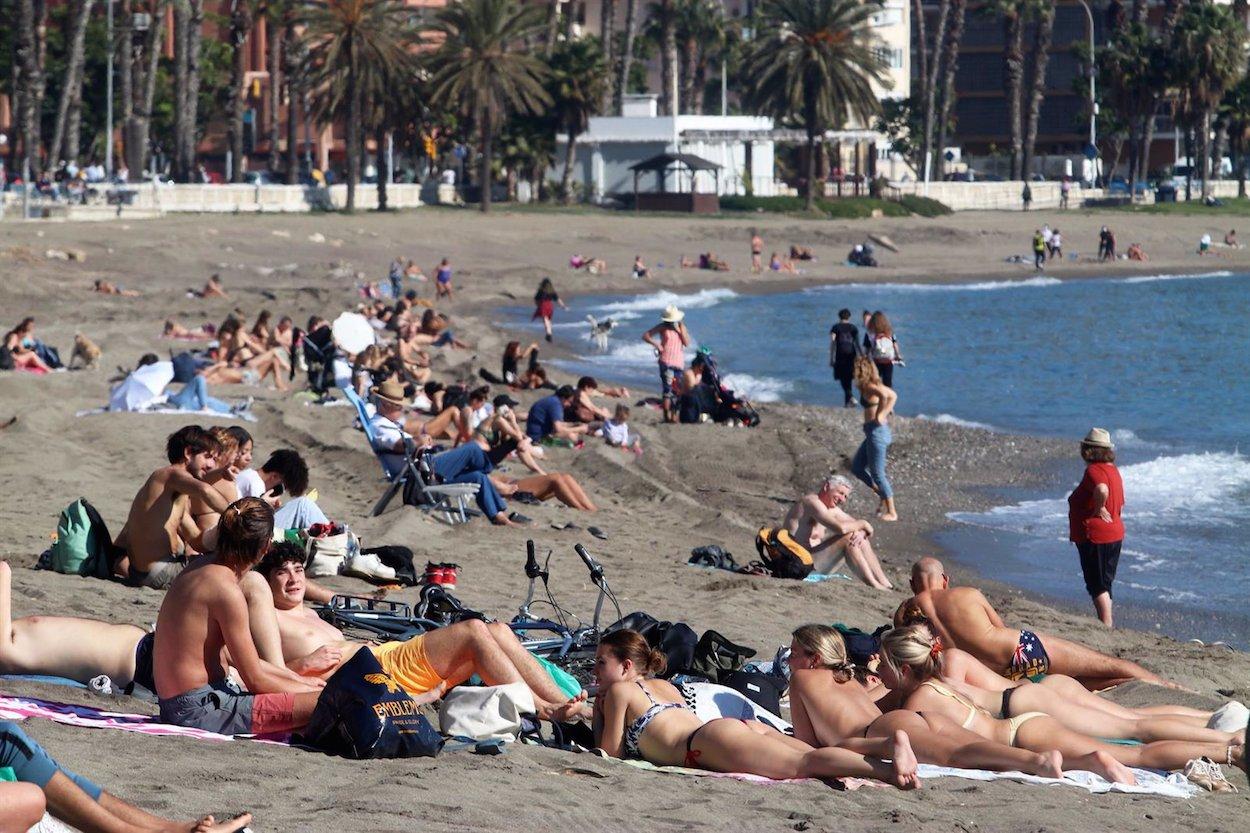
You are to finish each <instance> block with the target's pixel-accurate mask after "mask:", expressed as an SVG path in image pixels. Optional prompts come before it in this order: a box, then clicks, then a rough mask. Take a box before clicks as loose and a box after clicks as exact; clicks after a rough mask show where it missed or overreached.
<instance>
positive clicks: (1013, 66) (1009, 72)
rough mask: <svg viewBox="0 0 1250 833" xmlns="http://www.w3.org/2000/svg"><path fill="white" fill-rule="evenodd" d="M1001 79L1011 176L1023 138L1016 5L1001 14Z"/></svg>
mask: <svg viewBox="0 0 1250 833" xmlns="http://www.w3.org/2000/svg"><path fill="white" fill-rule="evenodd" d="M1003 43H1004V49H1003V60H1004V62H1005V64H1006V65H1005V67H1004V72H1003V82H1004V87H1005V92H1006V93H1007V127H1008V130H1009V131H1010V134H1011V179H1012V180H1018V179H1020V172H1021V169H1020V163H1021V161H1022V159H1021V155H1022V152H1023V150H1024V140H1023V138H1022V136H1021V118H1020V115H1021V113H1020V90H1021V87H1022V86H1023V84H1024V21H1023V20H1022V19H1021V9H1020V6H1019V5H1016V6H1013V7H1012V8H1011V9H1008V10H1007V11H1006V12H1004V14H1003Z"/></svg>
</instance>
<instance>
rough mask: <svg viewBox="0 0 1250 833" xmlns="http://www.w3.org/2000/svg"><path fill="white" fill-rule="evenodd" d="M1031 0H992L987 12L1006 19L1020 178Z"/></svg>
mask: <svg viewBox="0 0 1250 833" xmlns="http://www.w3.org/2000/svg"><path fill="white" fill-rule="evenodd" d="M1026 2H1027V0H991V2H990V3H989V4H988V5H987V6H986V7H985V8H986V10H987V11H989V12H991V13H993V14H998V15H1000V16H1001V17H1002V19H1003V92H1004V93H1005V94H1006V97H1007V128H1008V130H1009V132H1010V134H1011V178H1012V179H1019V178H1020V163H1021V162H1022V161H1023V159H1022V156H1023V153H1024V137H1023V119H1022V114H1021V109H1020V108H1021V101H1020V97H1021V91H1022V90H1023V89H1024V10H1025V8H1024V7H1025V3H1026Z"/></svg>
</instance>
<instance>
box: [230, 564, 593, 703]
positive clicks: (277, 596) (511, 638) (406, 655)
mask: <svg viewBox="0 0 1250 833" xmlns="http://www.w3.org/2000/svg"><path fill="white" fill-rule="evenodd" d="M258 570H259V573H258V574H253V575H252V576H249V577H248V578H247V579H246V580H245V581H244V589H245V591H246V592H247V594H248V601H249V603H250V604H251V609H252V631H253V634H254V635H255V638H256V644H257V646H258V648H259V650H260V652H261V656H262V657H264V658H265V659H267V660H269V661H270V662H272V663H274V664H278V663H285V665H286V667H288V668H290V669H291V670H292V671H294V672H296V673H297V674H301V675H304V676H311V677H320V678H322V679H326V678H328V677H329V676H330V675H331V674H333V673H334V671H335V670H337V669H338V667H339V666H341V665H342V664H343V663H345V662H347V661H348V660H349V659H351V658H352V657H353V656H354V655H355V653H356V652H357V651H359V650H360V649H361V648H366V647H367V648H368V649H369V650H371V651H373V653H374V655H375V656H376V657H377V659H378V662H380V663H381V664H382V668H383V669H385V670H386V672H387V673H388V674H390V675H391V676H392V677H394V678H395V681H396V682H398V683H399V684H400V685H401V686H403V688H404V690H405V691H407V692H408V694H409V695H411V696H412V697H414V698H418V699H426V700H429V699H435V698H437V697H440V696H442V693H443V691H444V690H445V689H447V688H452V687H454V686H456V685H459V684H460V683H463V682H464V681H465V680H467V679H468V678H469V677H471V676H472V675H473V674H477V675H478V676H480V677H481V678H482V680H483V681H484V682H485V683H486V684H487V685H506V684H508V683H518V682H524V683H525V684H526V685H527V686H528V687H529V689H530V691H531V692H533V694H534V704H535V706H536V707H537V710H538V715H539V716H540V717H542V718H544V719H558V720H571V719H574V718H576V717H578V716H583V715H584V716H586V717H589V716H590V709H589V707H588V706H587V704H586V702H585V697H586V695H585V693H584V692H583V693H581V694H579V695H578V696H577V697H574V698H572V699H570V698H569V697H568V695H566V694H565V693H564V692H563V691H562V690H561V689H560V687H559V686H557V685H556V684H555V682H554V681H553V680H552V678H551V676H550V675H549V674H548V673H547V672H546V671H545V670H543V668H542V666H541V665H539V664H538V662H537V660H535V659H534V657H533V656H532V655H531V654H530V653H529V652H528V651H526V650H525V648H523V647H522V646H521V643H520V642H519V641H518V640H517V638H516V635H515V634H514V633H513V632H512V629H511V628H509V627H508V626H507V625H505V624H503V623H502V622H495V623H493V624H490V625H488V624H486V623H485V622H482V621H479V620H476V619H470V620H467V621H464V622H458V623H457V624H454V625H448V626H447V627H444V628H438V629H436V630H432V631H429V632H428V633H425V634H422V635H419V636H414V637H412V638H411V639H408V640H406V641H404V642H384V643H382V644H381V645H365V644H364V643H361V642H352V641H348V640H345V639H344V638H343V634H342V633H341V632H340V631H339V630H338V628H336V627H334V626H333V625H331V624H329V623H328V622H325V621H323V620H322V619H321V618H320V617H318V616H317V614H316V613H315V612H313V610H312V609H311V608H308V607H305V606H304V597H305V586H306V580H305V578H304V554H303V552H302V551H301V550H300V549H299V548H298V547H295V546H293V545H290V544H285V543H280V544H275V545H274V546H273V547H272V548H271V549H270V552H269V554H268V555H267V556H266V557H265V558H264V560H263V561H262V562H261V564H260V566H259V567H258ZM261 576H263V577H264V580H263V581H261V580H260V577H261ZM265 582H267V583H268V584H267V586H266V584H265ZM254 597H264V598H267V599H268V600H269V601H270V602H271V604H270V605H269V606H268V610H267V611H266V610H265V609H264V608H265V606H264V604H258V603H257V601H258V599H257V598H254Z"/></svg>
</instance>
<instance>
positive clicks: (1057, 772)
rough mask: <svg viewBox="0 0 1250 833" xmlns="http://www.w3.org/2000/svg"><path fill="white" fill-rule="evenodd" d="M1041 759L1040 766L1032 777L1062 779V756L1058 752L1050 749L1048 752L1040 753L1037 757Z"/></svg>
mask: <svg viewBox="0 0 1250 833" xmlns="http://www.w3.org/2000/svg"><path fill="white" fill-rule="evenodd" d="M1038 757H1039V758H1040V759H1041V762H1040V766H1039V767H1038V769H1037V772H1034V773H1033V774H1034V775H1038V776H1041V777H1042V778H1062V777H1063V756H1062V755H1060V754H1059V751H1058V750H1056V749H1052V750H1050V751H1049V752H1042V753H1041V754H1039V755H1038Z"/></svg>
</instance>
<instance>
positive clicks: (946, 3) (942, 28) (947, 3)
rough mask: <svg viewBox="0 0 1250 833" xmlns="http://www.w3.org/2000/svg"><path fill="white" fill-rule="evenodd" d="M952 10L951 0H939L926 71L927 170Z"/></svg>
mask: <svg viewBox="0 0 1250 833" xmlns="http://www.w3.org/2000/svg"><path fill="white" fill-rule="evenodd" d="M950 10H951V0H939V2H938V18H937V29H936V31H934V33H933V54H932V57H931V58H930V64H929V68H928V70H926V71H925V77H926V78H928V79H929V83H928V85H927V86H926V87H925V90H924V139H923V141H922V146H921V153H922V154H923V159H924V162H923V164H924V166H925V168H926V169H928V168H929V166H930V165H931V164H932V162H933V121H934V118H935V117H936V115H937V87H938V84H937V79H938V69H939V68H940V67H939V64H940V63H941V60H942V43H943V42H944V41H945V40H946V27H947V20H948V19H949V17H950ZM922 175H923V172H922Z"/></svg>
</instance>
